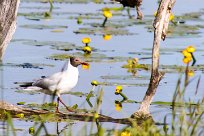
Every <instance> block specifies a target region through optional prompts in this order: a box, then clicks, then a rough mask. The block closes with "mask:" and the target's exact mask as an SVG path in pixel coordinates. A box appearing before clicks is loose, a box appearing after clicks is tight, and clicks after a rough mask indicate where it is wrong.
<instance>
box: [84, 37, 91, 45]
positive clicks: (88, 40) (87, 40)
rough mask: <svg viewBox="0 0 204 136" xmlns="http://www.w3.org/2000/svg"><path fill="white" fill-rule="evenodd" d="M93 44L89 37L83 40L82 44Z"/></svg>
mask: <svg viewBox="0 0 204 136" xmlns="http://www.w3.org/2000/svg"><path fill="white" fill-rule="evenodd" d="M90 42H91V38H89V37H84V38H83V39H82V43H84V44H88V43H90Z"/></svg>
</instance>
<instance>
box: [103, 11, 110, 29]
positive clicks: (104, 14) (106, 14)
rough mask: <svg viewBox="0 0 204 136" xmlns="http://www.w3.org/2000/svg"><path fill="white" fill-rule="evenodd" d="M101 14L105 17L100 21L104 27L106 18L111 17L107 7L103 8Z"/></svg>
mask: <svg viewBox="0 0 204 136" xmlns="http://www.w3.org/2000/svg"><path fill="white" fill-rule="evenodd" d="M103 16H104V17H105V19H104V21H103V23H102V27H105V25H106V22H107V20H108V19H109V18H111V17H112V13H111V11H110V10H109V9H108V8H104V9H103Z"/></svg>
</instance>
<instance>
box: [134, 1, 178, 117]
mask: <svg viewBox="0 0 204 136" xmlns="http://www.w3.org/2000/svg"><path fill="white" fill-rule="evenodd" d="M175 2H176V0H161V2H160V5H159V8H158V10H157V16H156V17H155V20H154V24H153V26H154V42H153V48H152V70H151V78H150V83H149V87H148V89H147V92H146V94H145V96H144V98H143V101H142V103H141V105H140V108H139V110H138V111H137V112H135V113H134V114H133V116H140V115H145V114H146V115H148V114H150V112H149V107H150V104H151V102H152V99H153V96H154V95H155V93H156V89H157V87H158V85H159V82H160V80H161V79H162V77H163V75H164V73H162V72H159V58H160V53H159V49H160V42H161V40H165V37H166V33H167V30H168V25H169V16H170V13H171V9H172V7H173V6H174V3H175Z"/></svg>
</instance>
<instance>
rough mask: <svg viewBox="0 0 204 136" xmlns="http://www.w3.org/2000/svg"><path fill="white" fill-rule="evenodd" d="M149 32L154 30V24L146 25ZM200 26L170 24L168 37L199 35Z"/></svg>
mask: <svg viewBox="0 0 204 136" xmlns="http://www.w3.org/2000/svg"><path fill="white" fill-rule="evenodd" d="M146 28H147V29H148V31H149V32H153V26H146ZM199 34H200V32H199V27H198V26H191V25H186V24H179V25H169V28H168V31H167V37H168V38H179V37H190V38H192V37H199Z"/></svg>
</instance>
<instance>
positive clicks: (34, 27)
mask: <svg viewBox="0 0 204 136" xmlns="http://www.w3.org/2000/svg"><path fill="white" fill-rule="evenodd" d="M19 27H23V28H29V29H60V28H64V29H67V28H68V26H62V25H43V24H42V25H39V24H29V25H20V26H19Z"/></svg>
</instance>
